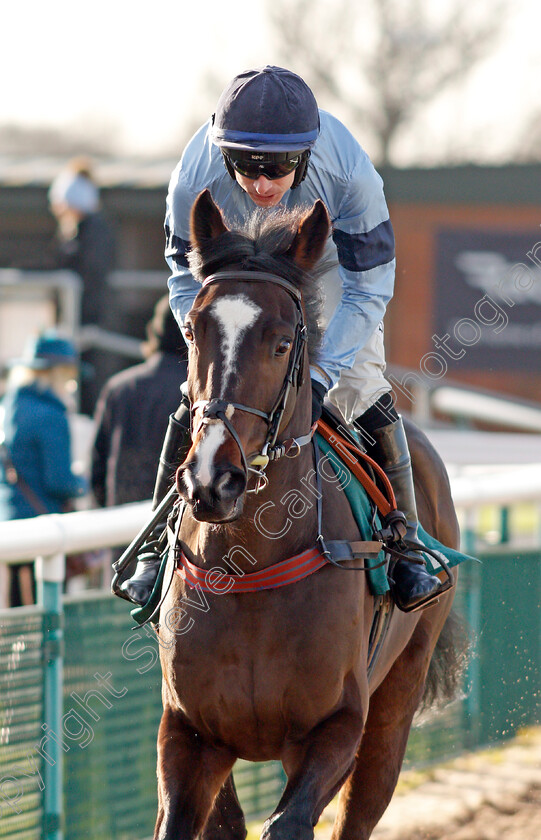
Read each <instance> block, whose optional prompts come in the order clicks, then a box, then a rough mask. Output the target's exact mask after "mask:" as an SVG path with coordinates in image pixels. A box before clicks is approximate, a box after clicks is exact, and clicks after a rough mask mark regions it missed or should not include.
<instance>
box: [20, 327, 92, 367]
mask: <svg viewBox="0 0 541 840" xmlns="http://www.w3.org/2000/svg"><path fill="white" fill-rule="evenodd" d="M11 364H12V365H24V366H25V367H28V368H32V370H48V369H49V368H53V367H57V366H58V365H78V364H79V356H78V353H77V350H76V348H75V345H74V344H73V342H71V341H70V340H69V339H68V338H63V337H62V336H60V335H59V334H58V332H57V331H56V330H53V329H50V330H45V331H44V332H42V333H41V334H40V335H38V336H33V337H32V338H30V339H29V340H28V341H27V343H26V345H25V348H24V351H23V355H22V357H21V358H20V359H15V360H14V361H13V362H11Z"/></svg>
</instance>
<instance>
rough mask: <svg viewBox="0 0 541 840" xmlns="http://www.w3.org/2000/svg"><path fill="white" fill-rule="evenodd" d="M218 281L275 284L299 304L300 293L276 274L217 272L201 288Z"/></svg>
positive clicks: (205, 280)
mask: <svg viewBox="0 0 541 840" xmlns="http://www.w3.org/2000/svg"><path fill="white" fill-rule="evenodd" d="M218 280H238V281H239V282H241V283H242V282H244V281H245V280H247V281H253V282H255V283H276V285H278V286H281V287H282V288H283V289H285V290H286V292H289V294H290V295H291V296H292V297H293V298H295V300H297V301H299V302H300V300H301V293H300V291H299V289H297V287H296V286H295V285H294V284H293V283H290V282H289V280H286V279H285V278H284V277H278V275H277V274H271V273H270V272H268V271H244V270H243V269H239V271H217V272H216V274H210V275H209V276H208V277H206V278H205V279H204V280H203V282H202V283H201V286H202V287H203V288H204V287H205V286H209V285H210V284H211V283H217V282H218Z"/></svg>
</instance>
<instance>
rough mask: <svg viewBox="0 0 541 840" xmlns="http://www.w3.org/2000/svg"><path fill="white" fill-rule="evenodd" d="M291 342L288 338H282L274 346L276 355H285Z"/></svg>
mask: <svg viewBox="0 0 541 840" xmlns="http://www.w3.org/2000/svg"><path fill="white" fill-rule="evenodd" d="M292 344H293V342H292V341H291V339H290V338H283V339H282V340H281V341H280V343H279V344H278V346H277V348H276V356H285V354H286V353H287V352H288V350H289V348H290V347H291V345H292Z"/></svg>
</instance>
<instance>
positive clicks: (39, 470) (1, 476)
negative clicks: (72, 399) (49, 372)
mask: <svg viewBox="0 0 541 840" xmlns="http://www.w3.org/2000/svg"><path fill="white" fill-rule="evenodd" d="M2 410H3V415H4V418H3V427H4V434H5V443H6V446H7V448H8V450H9V454H10V456H11V460H12V461H13V464H14V466H15V469H16V470H17V473H18V474H19V475H20V476H22V477H23V478H24V480H25V481H26V483H27V484H28V485H29V486H30V487H31V488H32V490H33V491H34V493H35V494H36V495H37V496H38V498H39V499H40V500H41V502H42V503H43V505H44V506H45V508H46V509H47V510H48V511H49V512H50V513H60V512H61V511H62V510H63V507H64V505H65V503H66V502H67V501H68V499H72V498H75V497H77V496H83V495H84V494H85V493H86V491H87V482H86V480H85V479H84V478H83V477H81V476H76V475H74V474H73V472H72V471H71V453H70V431H69V426H68V419H67V412H66V407H65V405H64V404H63V402H62V401H61V400H60V399H59V398H58V397H57V396H56V394H55V393H54V392H53V391H51V390H50V389H49V388H43V387H42V386H40V385H39V384H38V383H32V384H31V385H25V386H23V387H20V388H17V389H13V390H8V392H7V393H6V395H5V396H4V398H3V400H2ZM36 515H37V514H36V511H35V509H34V508H33V507H32V505H31V504H30V503H29V502H28V501H27V500H26V499H25V497H24V495H23V494H22V493H21V491H20V490H19V488H18V487H17V486H14V485H11V484H9V483H8V481H7V479H6V475H5V470H4V466H3V464H2V462H1V460H0V520H8V519H26V518H28V517H31V516H36Z"/></svg>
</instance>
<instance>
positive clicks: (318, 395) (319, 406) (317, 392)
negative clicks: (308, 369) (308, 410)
mask: <svg viewBox="0 0 541 840" xmlns="http://www.w3.org/2000/svg"><path fill="white" fill-rule="evenodd" d="M311 382H312V426H313V425H314V423H317V421H318V420H319V418H320V417H321V412H322V410H323V400H324V399H325V397H326V396H327V389H326V387H325V385H322V384H321V382H317V380H315V379H312V380H311Z"/></svg>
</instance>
